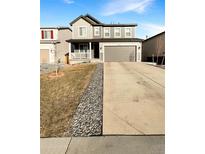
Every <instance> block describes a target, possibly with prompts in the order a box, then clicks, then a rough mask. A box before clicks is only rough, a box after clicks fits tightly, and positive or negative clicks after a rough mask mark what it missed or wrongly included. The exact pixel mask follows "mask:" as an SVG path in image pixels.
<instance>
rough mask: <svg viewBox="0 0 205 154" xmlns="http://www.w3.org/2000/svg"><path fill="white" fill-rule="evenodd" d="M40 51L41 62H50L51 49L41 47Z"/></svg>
mask: <svg viewBox="0 0 205 154" xmlns="http://www.w3.org/2000/svg"><path fill="white" fill-rule="evenodd" d="M40 52H41V54H40V61H41V63H49V50H48V49H41V50H40Z"/></svg>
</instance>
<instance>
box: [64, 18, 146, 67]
mask: <svg viewBox="0 0 205 154" xmlns="http://www.w3.org/2000/svg"><path fill="white" fill-rule="evenodd" d="M70 25H71V26H72V28H71V29H72V39H69V38H68V39H67V42H68V51H69V59H70V62H71V63H72V62H73V63H75V62H83V61H101V62H118V61H122V62H135V61H136V62H140V61H141V50H142V41H143V40H142V39H138V38H136V34H135V31H136V26H137V24H104V23H102V22H100V21H98V20H97V19H95V18H94V17H92V16H91V15H89V14H87V15H81V16H79V17H78V18H76V19H75V20H73V21H72V22H71V23H70Z"/></svg>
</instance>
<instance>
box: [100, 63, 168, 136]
mask: <svg viewBox="0 0 205 154" xmlns="http://www.w3.org/2000/svg"><path fill="white" fill-rule="evenodd" d="M164 73H165V72H164V69H161V68H158V67H154V66H150V65H147V64H145V63H135V62H106V63H104V94H103V135H113V134H116V135H122V134H123V135H153V134H164V133H165V128H164V127H165V126H164V119H165V117H164V116H165V115H164V114H165V111H164V110H165V81H164Z"/></svg>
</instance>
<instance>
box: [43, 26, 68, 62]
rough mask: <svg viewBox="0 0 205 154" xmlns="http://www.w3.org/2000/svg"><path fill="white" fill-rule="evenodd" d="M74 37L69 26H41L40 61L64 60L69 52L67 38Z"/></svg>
mask: <svg viewBox="0 0 205 154" xmlns="http://www.w3.org/2000/svg"><path fill="white" fill-rule="evenodd" d="M71 37H72V31H71V29H70V28H69V27H41V28H40V62H41V64H42V63H56V62H57V61H60V62H61V63H63V62H64V58H65V57H64V56H65V54H66V53H67V52H68V43H67V42H66V40H67V39H69V38H71Z"/></svg>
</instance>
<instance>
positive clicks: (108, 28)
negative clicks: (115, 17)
mask: <svg viewBox="0 0 205 154" xmlns="http://www.w3.org/2000/svg"><path fill="white" fill-rule="evenodd" d="M106 29H107V30H108V34H109V36H105V30H106ZM104 37H105V38H110V27H104Z"/></svg>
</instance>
